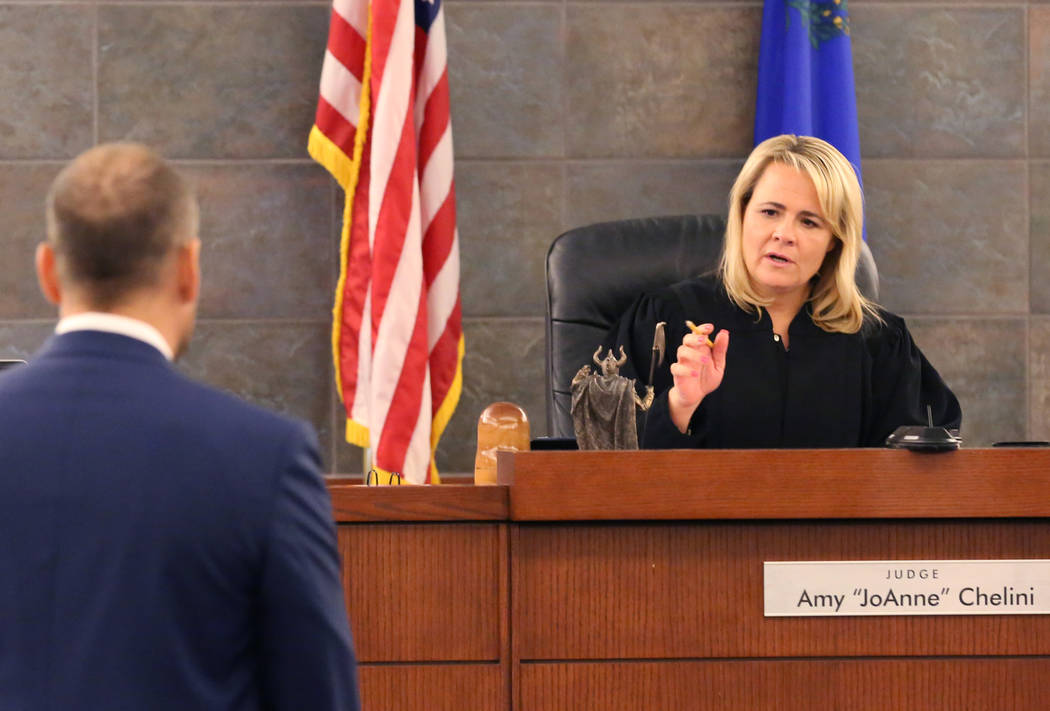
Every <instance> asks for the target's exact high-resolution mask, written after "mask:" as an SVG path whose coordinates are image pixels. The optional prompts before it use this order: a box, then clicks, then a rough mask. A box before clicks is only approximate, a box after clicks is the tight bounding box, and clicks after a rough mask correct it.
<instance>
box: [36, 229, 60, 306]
mask: <svg viewBox="0 0 1050 711" xmlns="http://www.w3.org/2000/svg"><path fill="white" fill-rule="evenodd" d="M36 280H37V283H38V284H40V291H41V292H42V293H43V294H44V298H46V299H47V300H48V301H50V302H51V303H52V304H55V305H58V303H59V302H60V301H61V300H62V286H61V284H60V283H59V281H58V267H57V266H56V264H55V250H54V249H53V248H52V247H51V245H50V244H48V243H47V242H41V243H40V244H38V245H37V246H36Z"/></svg>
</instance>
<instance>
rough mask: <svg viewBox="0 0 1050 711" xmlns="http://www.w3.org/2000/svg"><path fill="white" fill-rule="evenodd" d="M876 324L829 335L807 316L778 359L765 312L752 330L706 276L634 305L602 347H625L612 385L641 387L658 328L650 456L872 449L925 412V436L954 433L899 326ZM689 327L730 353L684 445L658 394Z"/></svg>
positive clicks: (932, 379) (954, 412)
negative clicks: (724, 344) (661, 452)
mask: <svg viewBox="0 0 1050 711" xmlns="http://www.w3.org/2000/svg"><path fill="white" fill-rule="evenodd" d="M881 315H882V317H883V319H884V323H882V324H878V323H874V322H872V321H871V319H868V322H866V323H865V326H864V328H862V329H861V331H860V332H858V333H854V334H844V333H828V332H826V331H823V330H821V329H820V328H819V327H818V326H817V325H816V324H814V323H813V321H812V318H811V316H810V310H809V308H808V306H807V307H806V308H803V309H802V311H800V312H799V314H798V315H797V316H796V317H795V319H794V320H793V321H792V322H791V325H790V327H789V331H788V333H789V336H790V337H789V342H790V346H791V347H790V349H785V348H784V347H783V345H782V344H781V343H780V341H779V337H777V336H775V334H774V333H773V322H772V321H771V319H770V318H769V313H768V312H767V311H766V310H764V309H763V311H762V316H761V317H760V318H759V317H756V315H755V314H753V313H748V312H746V311H744V310H742V309H740V308H738V307H737V306H736V305H735V304H734V303H733V302H732V301H731V300H730V299H729V297H728V296H727V295H726V293H725V290H724V288H723V287H722V286H721V282H720V281H719V280H718V279H717V278H715V277H713V276H705V277H698V278H696V279H690V280H686V281H684V282H679V283H678V284H675V285H673V286H671V287H668V288H667V289H664V290H661V291H658V292H653V293H649V294H644V295H642V296H640V297H639V298H638V299H637V300H636V301H635V302H634V304H633V305H632V306H631V307H630V309H628V310H627V312H626V313H625V314H624V315H623V316H622V317H621V319H620V321H619V323H617V324H616V325H614V326H613V328H612V329H611V330H610V332H609V334H608V336H607V337H606V341H605V344H604V346H605V347H606V348H608V347H615V348H616V349H617V350H618V349H619V347H620V346H621V345H622V346H623V347H624V349H625V350H626V352H627V363H626V364H625V365H624V367H623V368H622V369H621V375H625V376H627V377H629V378H635V379H636V380H637V381H638V383H639V384H643V383H647V382H648V379H649V363H650V357H651V354H652V344H653V332H654V329H655V327H656V324H657V322H659V321H666V322H667V325H666V327H665V329H666V333H667V355H666V357H665V359H664V363H663V364H662V365H661V366H660V367H658V368H657V370H656V373H655V376H654V378H653V380H654V385H655V390H656V393H657V398H656V400H655V401H654V403H653V406H652V408H651V409H650V411H649V414H648V417H647V418H646V417H645V416H643V415H640V418H639V419H640V420H641V421H643V422H646V420H647V422H646V424H645V430H644V433H643V437H642V440H641V441H642V446H643V447H644V448H648V449H669V448H690V447H703V448H725V449H736V448H745V449H746V448H776V447H814V448H820V447H881V446H883V444H884V443H885V440H886V437H887V436H888V435H889V434H890V433H891V432H893V430H894V429H896V428H897V427H898V426H899V425H918V424H925V423H926V422H927V410H926V408H927V405H929V406H930V408H931V409H932V412H933V421H934V424H936V425H939V426H943V427H947V428H949V429H953V428H958V427H959V424H960V421H961V419H962V413H961V411H960V409H959V402H958V400H957V399H956V398H955V395H954V394H953V393H952V391H951V390H950V389H949V388H948V386H947V385H946V384H945V383H944V381H943V380H942V379H941V376H940V375H939V374H938V373H937V371H936V370H935V369H934V368H933V366H932V365H930V363H929V361H927V360H926V358H925V357H924V356H923V354H922V352H921V351H920V350H919V348H918V346H917V345H916V344H915V342H914V341H913V340H912V338H911V334H910V333H908V328H907V327H906V326H905V324H904V320H903V319H901V318H900V317H898V316H895V315H894V314H891V313H889V312H888V311H882V312H881ZM686 319H689V320H691V321H693V322H694V323H697V324H701V323H711V324H713V325H714V327H715V333H717V332H718V331H720V330H722V329H725V330H727V331H729V351H728V353H727V356H726V370H725V375H724V377H723V379H722V384H721V385H720V386H719V388H718V389H717V390H715V391H714V392H712V393H709V394H708V395H707V396H706V397H705V398H704V400H703V401H702V402H701V403H700V406H699V407H698V408H697V410H696V413H695V414H694V415H693V418H692V420H691V422H690V427H689V430H688V432H687V433H686V434H682V433H680V432H679V431H678V429H677V428H676V427H675V426H674V423H672V422H671V417H670V411H669V410H668V405H667V391H668V390H669V389H670V388H671V386H672V385H673V379H672V377H671V372H670V364H671V363H672V362H674V360H675V353H676V351H677V348H678V346H679V345H681V343H682V337H683V336H684V335H685V333H686V332H687V331H688V328H687V327H686V325H685V321H686ZM713 337H714V334H712V338H713ZM603 353H604V351H603Z"/></svg>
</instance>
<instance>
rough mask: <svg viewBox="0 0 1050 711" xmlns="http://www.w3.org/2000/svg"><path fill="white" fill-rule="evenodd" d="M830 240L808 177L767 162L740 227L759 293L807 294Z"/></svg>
mask: <svg viewBox="0 0 1050 711" xmlns="http://www.w3.org/2000/svg"><path fill="white" fill-rule="evenodd" d="M833 240H834V238H833V237H832V235H831V229H830V227H829V226H828V222H827V220H826V219H825V217H824V213H823V212H822V211H821V208H820V200H819V198H818V197H817V189H816V188H815V187H814V186H813V181H812V180H810V178H809V176H808V175H806V174H805V173H803V172H801V171H798V170H796V169H795V168H792V167H791V166H789V165H784V164H783V163H770V164H769V165H768V166H767V167H766V169H765V170H764V171H763V172H762V175H761V177H760V178H759V179H758V182H757V183H756V184H755V191H754V194H753V195H752V196H751V201H750V202H749V203H748V205H747V207H746V208H745V210H744V223H743V229H742V245H741V247H742V249H743V254H744V264H745V265H746V266H747V272H748V275H749V276H750V277H751V283H752V284H753V285H754V288H755V290H756V291H757V292H758V294H759V295H761V296H765V297H770V298H773V299H778V298H780V297H784V296H801V297H802V298H806V297H807V296H808V295H809V281H810V279H812V278H813V276H814V275H815V274H816V273H817V270H818V269H820V265H821V264H823V262H824V255H826V254H827V253H828V251H830V250H831V248H832V247H833V246H834V242H833Z"/></svg>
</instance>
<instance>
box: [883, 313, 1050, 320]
mask: <svg viewBox="0 0 1050 711" xmlns="http://www.w3.org/2000/svg"><path fill="white" fill-rule="evenodd" d="M893 313H895V314H896V315H897V316H900V317H901V318H903V319H905V320H907V321H913V322H919V321H992V322H1000V323H1007V322H1017V323H1020V322H1022V321H1024V322H1028V321H1030V320H1032V319H1033V318H1038V317H1040V316H1043V317H1045V318H1050V314H1045V315H1044V314H1031V313H1020V312H1017V313H1014V312H1004V313H984V314H980V313H951V314H947V313H929V314H928V313H916V312H903V311H894V312H893Z"/></svg>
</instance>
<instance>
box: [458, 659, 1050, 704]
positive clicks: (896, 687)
mask: <svg viewBox="0 0 1050 711" xmlns="http://www.w3.org/2000/svg"><path fill="white" fill-rule="evenodd" d="M521 677H522V679H521V689H520V696H519V698H518V699H517V700H516V703H515V705H514V708H515V709H520V710H521V711H565V710H566V709H572V711H637V710H638V709H645V711H681V710H682V709H689V711H753V710H754V711H759V710H762V711H764V710H766V709H775V710H776V711H814V709H816V710H818V711H831V710H836V711H837V710H842V711H1041V710H1042V709H1046V708H1050V683H1048V681H1047V680H1048V679H1050V658H1045V657H1043V658H1027V659H1013V660H1003V659H915V660H897V659H855V660H828V659H818V660H807V661H801V660H714V661H702V662H690V661H667V662H606V663H601V662H598V663H593V662H592V663H580V664H568V663H561V664H546V663H544V664H523V665H522V669H521ZM478 708H480V707H478Z"/></svg>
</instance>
